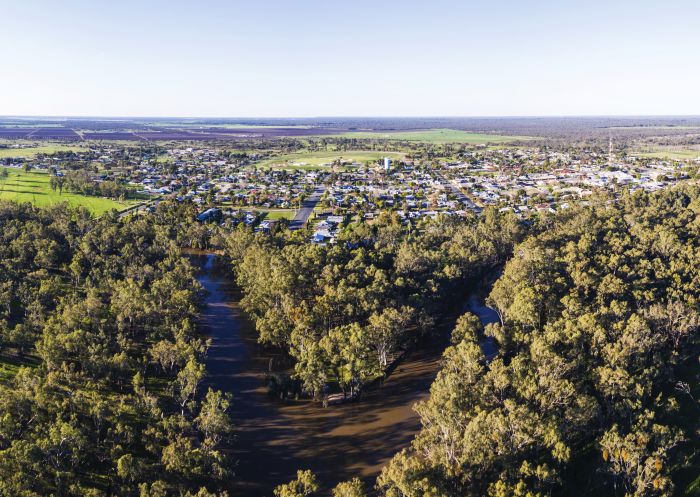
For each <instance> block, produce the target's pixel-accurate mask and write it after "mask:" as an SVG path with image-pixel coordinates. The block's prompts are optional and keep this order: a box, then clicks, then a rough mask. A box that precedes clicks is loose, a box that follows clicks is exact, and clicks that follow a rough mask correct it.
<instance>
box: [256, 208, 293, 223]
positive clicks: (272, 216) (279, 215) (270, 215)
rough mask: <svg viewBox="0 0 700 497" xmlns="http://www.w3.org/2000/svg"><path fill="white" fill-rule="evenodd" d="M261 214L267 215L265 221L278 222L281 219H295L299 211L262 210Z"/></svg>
mask: <svg viewBox="0 0 700 497" xmlns="http://www.w3.org/2000/svg"><path fill="white" fill-rule="evenodd" d="M261 212H264V213H265V219H269V220H270V221H277V220H279V219H294V215H295V214H296V212H297V211H296V210H294V209H270V210H267V211H266V210H262V211H261Z"/></svg>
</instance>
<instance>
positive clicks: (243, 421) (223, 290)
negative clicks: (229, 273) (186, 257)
mask: <svg viewBox="0 0 700 497" xmlns="http://www.w3.org/2000/svg"><path fill="white" fill-rule="evenodd" d="M200 260H201V259H200ZM205 260H206V262H205V264H204V265H203V268H202V271H201V273H200V276H199V281H200V283H201V284H202V285H203V287H204V288H205V290H206V291H207V297H206V302H205V304H206V307H205V308H204V311H203V313H202V317H201V321H200V326H201V329H202V331H203V332H204V333H205V334H207V335H208V336H209V337H210V338H211V340H212V345H211V348H210V350H209V354H208V356H207V361H206V366H207V372H208V377H207V384H208V385H209V386H212V387H214V388H218V389H220V390H224V391H228V392H231V393H232V394H233V396H234V400H233V403H232V409H231V414H232V417H233V422H234V425H235V427H236V433H237V439H236V441H235V442H234V444H233V448H232V454H231V455H232V458H233V459H234V460H237V461H238V462H237V464H236V467H235V468H234V472H235V473H236V474H235V476H234V477H233V478H232V481H231V491H232V493H234V494H238V495H245V496H246V497H247V496H251V497H256V496H268V497H271V496H272V489H273V488H274V487H275V486H276V485H278V484H280V483H284V482H286V481H289V480H290V479H292V478H293V477H294V476H295V473H296V470H297V469H311V470H312V471H314V473H316V474H317V476H318V477H319V480H320V482H321V485H322V490H323V491H327V490H329V489H330V488H331V487H332V486H333V485H334V484H335V483H337V482H338V481H342V480H346V479H349V478H352V477H354V476H359V477H361V478H364V479H365V480H366V481H367V482H368V485H369V487H371V486H372V484H373V480H374V478H375V477H376V476H377V474H378V473H379V471H380V469H381V467H382V466H383V465H384V464H386V463H387V462H388V461H389V459H390V458H391V457H392V456H393V455H394V454H395V453H396V452H397V451H398V450H400V449H401V448H402V447H406V446H408V445H409V444H410V442H411V440H412V439H413V436H414V435H415V434H416V433H417V431H418V430H419V428H420V420H419V418H418V416H417V414H416V413H415V412H414V411H413V409H412V406H413V404H414V403H415V402H417V401H420V400H422V399H425V398H427V396H428V393H429V389H430V385H431V383H432V381H433V379H434V378H435V375H436V374H437V371H438V370H439V366H440V358H441V355H442V350H443V349H444V346H445V345H446V344H445V343H437V342H436V343H434V344H433V346H423V347H420V348H416V349H415V350H412V351H410V352H408V353H407V355H406V357H405V359H404V360H403V361H402V362H401V364H400V365H399V366H398V367H397V368H396V369H395V370H394V371H393V373H392V374H391V375H390V376H389V377H388V378H387V379H386V380H385V381H383V382H382V383H381V384H378V385H377V386H376V387H375V388H372V389H369V390H367V391H366V392H365V393H364V394H363V397H362V401H361V402H357V403H355V402H350V403H344V404H340V405H336V406H333V407H332V408H326V409H324V408H323V407H322V406H321V405H320V404H319V403H314V402H311V401H297V402H285V401H280V400H277V399H275V398H272V397H270V396H269V395H268V393H267V388H266V387H265V381H264V380H265V377H266V374H267V373H268V372H269V371H270V370H271V369H272V370H273V371H279V370H282V369H284V368H286V367H287V366H288V363H285V358H284V357H283V356H282V355H281V354H280V353H277V352H275V351H271V350H269V349H266V348H264V347H262V346H260V345H259V344H258V343H257V340H256V333H255V329H254V326H253V325H252V323H250V322H249V321H248V320H247V319H246V318H245V316H244V314H243V312H242V311H241V309H240V308H239V307H238V304H237V296H236V293H235V289H234V288H233V285H232V284H231V282H230V278H229V277H226V276H225V275H223V274H221V273H219V272H217V271H216V268H215V264H214V262H215V256H214V255H207V256H206V259H205ZM475 302H476V303H477V304H478V301H475ZM467 304H468V306H467V307H468V308H467V309H465V310H472V309H471V307H472V304H470V303H469V302H468V303H467ZM486 309H488V308H486ZM479 310H480V309H474V310H472V312H475V311H479ZM475 313H476V314H477V315H479V314H478V312H475ZM482 314H483V312H482ZM480 317H481V316H480Z"/></svg>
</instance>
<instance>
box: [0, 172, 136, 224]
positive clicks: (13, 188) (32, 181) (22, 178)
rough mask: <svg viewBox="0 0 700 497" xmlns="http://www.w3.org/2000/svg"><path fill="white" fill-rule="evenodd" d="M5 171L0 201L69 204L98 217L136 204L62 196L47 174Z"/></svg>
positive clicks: (105, 199)
mask: <svg viewBox="0 0 700 497" xmlns="http://www.w3.org/2000/svg"><path fill="white" fill-rule="evenodd" d="M3 169H6V170H7V172H8V173H9V176H8V177H7V178H2V177H0V200H10V201H13V202H31V203H33V204H34V205H37V206H39V207H44V206H48V205H52V204H57V203H59V202H67V203H68V204H69V205H71V206H74V207H77V206H82V207H86V208H87V209H89V210H90V211H91V212H93V213H94V214H98V215H99V214H103V213H104V212H107V211H108V210H110V209H117V210H123V209H125V208H127V207H129V205H132V204H134V203H135V202H136V201H135V200H129V201H127V202H117V201H115V200H110V199H108V198H102V197H88V196H85V195H79V194H76V193H68V192H65V191H64V192H63V194H62V195H60V194H59V193H58V191H53V190H51V187H50V186H49V175H48V174H47V173H45V172H38V171H31V172H29V173H25V172H24V171H23V170H21V169H14V168H0V171H1V170H3Z"/></svg>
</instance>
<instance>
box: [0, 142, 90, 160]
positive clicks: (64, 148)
mask: <svg viewBox="0 0 700 497" xmlns="http://www.w3.org/2000/svg"><path fill="white" fill-rule="evenodd" d="M84 150H85V148H83V147H78V146H75V145H59V144H49V145H36V146H31V147H26V148H0V159H5V158H8V157H36V155H38V154H55V153H56V152H81V151H84Z"/></svg>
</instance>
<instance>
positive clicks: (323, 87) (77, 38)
mask: <svg viewBox="0 0 700 497" xmlns="http://www.w3.org/2000/svg"><path fill="white" fill-rule="evenodd" d="M0 13H1V14H2V19H3V22H2V25H1V26H0V55H1V57H0V61H1V64H2V71H1V72H0V115H93V116H94V115H104V116H202V117H203V116H211V117H219V116H221V117H226V116H228V117H239V116H261V117H262V116H265V117H270V116H489V115H490V116H493V115H509V116H514V115H602V114H605V115H659V114H666V115H669V114H686V115H687V114H696V115H697V114H700V91H699V89H700V27H699V24H698V23H699V21H700V1H698V0H654V1H650V0H634V1H633V0H606V1H603V0H577V1H571V0H556V1H550V0H529V1H526V0H480V1H473V0H452V1H445V0H425V1H415V0H401V1H399V0H370V1H365V0H355V1H335V0H325V1H320V0H319V1H317V0H268V1H264V0H263V1H260V0H247V1H239V0H229V1H224V0H199V1H178V0H168V1H164V0H139V1H135V0H121V1H120V0H115V1H111V0H110V1H107V0H90V1H87V0H61V1H57V0H50V1H39V0H0Z"/></svg>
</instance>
